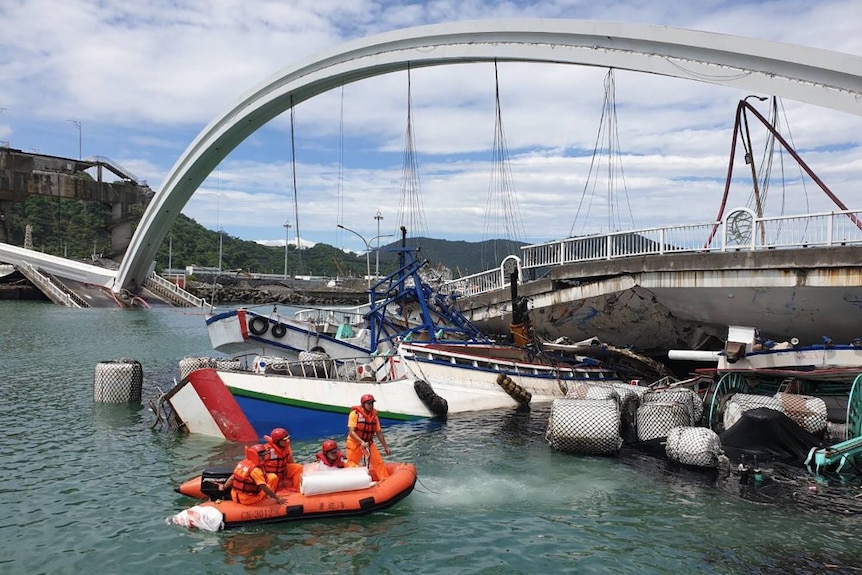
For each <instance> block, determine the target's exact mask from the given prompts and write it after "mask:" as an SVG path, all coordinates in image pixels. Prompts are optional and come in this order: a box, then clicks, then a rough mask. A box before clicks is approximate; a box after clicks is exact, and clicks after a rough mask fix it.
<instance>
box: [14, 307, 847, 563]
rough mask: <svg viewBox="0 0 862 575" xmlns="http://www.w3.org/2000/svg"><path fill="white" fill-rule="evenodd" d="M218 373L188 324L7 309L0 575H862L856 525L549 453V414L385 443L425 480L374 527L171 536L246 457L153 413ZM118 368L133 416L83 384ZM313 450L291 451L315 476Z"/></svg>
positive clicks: (166, 316) (412, 432) (130, 314)
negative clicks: (97, 372) (208, 489)
mask: <svg viewBox="0 0 862 575" xmlns="http://www.w3.org/2000/svg"><path fill="white" fill-rule="evenodd" d="M211 355H214V354H213V352H212V351H211V349H210V345H209V340H208V337H207V334H206V328H205V325H204V318H203V316H202V314H201V313H200V312H199V311H189V310H180V309H171V308H154V309H151V310H106V309H91V310H72V309H65V308H62V307H59V306H55V305H51V304H47V303H38V302H9V301H4V302H0V398H2V400H0V467H2V469H3V470H4V471H5V478H4V479H5V481H4V485H3V487H2V488H0V573H3V574H10V575H11V574H18V573H21V574H27V575H35V574H39V573H46V574H54V573H83V572H88V573H97V574H101V573H106V574H107V573H134V574H148V573H154V574H155V573H158V574H162V575H163V574H165V573H208V574H218V573H294V574H304V573H309V574H324V573H337V574H345V573H357V574H358V573H375V574H378V573H383V574H396V573H423V574H425V573H459V574H460V573H475V574H492V573H493V574H516V573H533V574H539V573H633V574H634V573H636V574H652V573H667V574H674V575H678V574H681V573H715V574H730V573H734V574H736V573H740V574H741V573H752V574H754V573H757V574H764V573H775V574H778V573H858V572H859V570H860V569H862V545H860V544H859V536H860V527H862V520H860V519H862V518H860V517H859V516H847V515H842V514H840V513H832V512H826V511H824V510H823V508H822V507H818V508H814V507H809V506H807V505H806V504H805V502H804V501H796V502H793V501H790V502H783V503H763V502H762V501H753V500H751V499H749V498H745V497H740V496H738V495H737V494H734V493H733V492H732V490H730V491H729V490H727V489H723V488H720V487H719V486H718V485H717V480H716V478H715V476H714V475H711V474H707V473H699V472H686V471H683V470H678V469H673V468H671V467H669V466H668V465H667V464H666V463H665V462H663V461H660V460H655V459H651V458H648V457H645V456H638V455H636V454H633V453H628V452H626V453H623V454H622V455H621V456H620V457H576V456H571V455H565V454H561V453H556V452H553V451H552V450H551V449H550V448H549V447H548V445H547V443H546V442H545V440H544V431H545V427H546V424H547V419H548V414H549V408H548V407H547V406H544V407H543V406H537V407H534V408H533V409H532V410H530V411H520V412H519V411H514V410H503V411H494V412H486V413H479V414H470V415H464V416H456V417H451V418H450V419H449V420H448V421H446V422H431V421H428V422H421V423H416V424H403V425H399V426H394V427H390V428H387V429H386V431H385V433H386V436H387V439H388V442H389V445H390V446H391V447H392V457H391V459H393V460H404V461H410V462H413V463H415V464H416V466H417V469H418V473H419V482H418V483H417V485H416V490H415V491H414V492H413V493H412V494H411V495H410V496H409V497H408V498H406V499H405V500H404V501H402V502H401V503H399V504H398V505H397V506H395V507H393V508H390V509H389V510H386V511H384V512H381V513H377V514H374V515H370V516H366V517H361V518H352V519H335V520H328V521H327V520H314V521H305V522H296V523H283V524H276V525H263V526H254V527H245V528H241V529H238V530H229V531H224V532H217V533H210V532H201V531H197V530H190V529H186V528H183V527H179V526H176V525H169V524H167V523H166V522H165V519H166V518H167V517H170V516H172V515H174V514H176V513H177V512H179V511H180V510H182V509H183V508H185V507H187V506H189V505H191V504H193V503H194V502H193V501H192V500H190V499H188V498H186V497H183V496H181V495H178V494H176V493H175V492H174V491H173V489H174V487H176V486H177V485H178V484H179V483H180V482H181V481H182V480H184V479H186V478H188V477H190V476H192V475H197V474H198V473H200V471H201V470H202V469H203V468H204V467H205V466H208V465H214V464H224V463H228V462H232V461H235V460H237V459H238V458H240V455H241V451H242V449H241V446H239V445H235V444H230V443H225V442H222V441H217V440H214V439H211V438H206V437H199V436H198V437H195V436H187V435H173V434H169V433H167V432H165V431H163V430H161V429H158V428H155V429H154V428H153V424H154V422H155V417H154V415H153V413H152V412H151V411H150V409H149V408H148V406H147V404H148V402H149V400H151V399H152V398H153V397H154V396H155V395H157V394H158V393H159V391H160V390H161V391H166V390H167V389H169V388H170V386H171V385H172V383H173V379H174V378H175V377H177V376H178V369H177V366H178V363H179V360H180V359H182V358H183V357H186V356H211ZM120 358H130V359H135V360H138V361H140V362H141V364H142V366H143V370H144V389H143V402H142V403H141V404H131V405H125V404H124V405H107V404H96V403H95V402H94V400H93V378H94V369H95V366H96V365H97V364H98V363H99V362H102V361H107V360H114V359H120ZM381 407H384V406H381ZM345 425H346V421H345ZM285 426H286V427H288V428H289V427H290V422H285ZM345 431H346V429H345ZM339 440H340V441H343V438H339ZM317 445H318V444H317V443H316V442H312V441H308V442H295V443H294V445H293V447H294V451H295V453H296V455H297V457H298V458H299V459H300V460H309V459H310V458H311V456H312V454H313V453H314V452H315V451H316V449H317Z"/></svg>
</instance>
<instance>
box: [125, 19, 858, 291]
mask: <svg viewBox="0 0 862 575" xmlns="http://www.w3.org/2000/svg"><path fill="white" fill-rule="evenodd" d="M494 60H497V61H501V62H535V63H560V64H580V65H587V66H599V67H614V68H618V69H624V70H632V71H639V72H647V73H652V74H659V75H663V76H671V77H677V78H683V79H689V80H696V81H699V82H706V83H712V84H719V85H723V86H729V87H734V88H742V89H747V90H751V91H755V92H760V93H768V94H774V95H778V96H782V97H787V98H790V99H792V100H798V101H802V102H808V103H811V104H815V105H818V106H823V107H827V108H832V109H835V110H839V111H844V112H850V113H852V114H858V115H862V58H860V57H858V56H853V55H849V54H843V53H839V52H832V51H828V50H822V49H817V48H809V47H805V46H797V45H791V44H782V43H778V42H770V41H766V40H757V39H752V38H744V37H740V36H730V35H725V34H716V33H711V32H699V31H694V30H684V29H678V28H668V27H663V26H647V25H642V24H623V23H613V22H598V21H586V20H558V19H534V20H486V21H473V22H453V23H447V24H435V25H431V26H420V27H415V28H407V29H404V30H398V31H394V32H387V33H384V34H379V35H375V36H370V37H367V38H362V39H359V40H355V41H351V42H348V43H346V44H343V45H341V46H339V47H336V48H334V49H333V50H331V51H328V52H324V53H322V54H318V55H316V56H313V57H311V58H309V59H306V60H304V61H300V62H299V63H297V64H295V65H293V66H290V67H288V68H286V69H284V70H282V71H281V72H279V73H277V74H276V75H274V76H273V77H271V78H270V79H268V80H266V81H264V82H263V83H261V84H260V85H258V86H256V87H255V88H253V89H251V90H250V91H249V92H247V93H246V94H244V95H243V96H242V97H241V98H240V99H239V100H238V101H237V102H236V104H235V105H234V106H233V107H232V108H231V109H230V110H228V111H227V112H226V113H225V114H223V115H222V116H220V117H218V118H216V119H215V120H213V121H212V122H211V123H210V124H209V125H208V126H206V127H205V128H204V129H203V130H202V131H201V132H200V134H198V136H197V137H196V138H195V140H194V141H193V142H192V143H191V144H190V145H189V147H188V148H187V149H186V150H185V152H184V153H183V155H182V156H181V157H180V158H179V159H178V160H177V162H176V163H175V164H174V166H173V168H171V171H170V173H169V174H168V175H167V177H166V178H165V181H164V183H163V185H162V188H161V190H160V192H159V193H158V194H157V195H156V197H155V198H154V199H153V201H152V202H151V203H150V205H149V207H148V208H147V210H146V212H145V213H144V215H143V218H142V219H141V223H140V225H139V226H138V229H137V230H136V232H135V235H134V236H133V237H132V241H131V244H130V245H129V248H128V250H127V252H126V256H125V257H124V258H123V261H122V263H121V264H120V268H119V270H118V272H117V278H116V281H115V282H114V286H113V289H114V290H115V291H116V292H120V291H122V290H123V289H129V288H131V289H132V290H133V291H134V290H135V289H136V286H140V285H141V284H142V282H143V280H144V279H145V278H146V277H147V275H148V273H149V272H150V271H151V266H152V262H153V259H154V258H155V255H156V252H157V251H158V248H159V246H160V245H161V243H162V241H163V240H164V238H165V236H166V235H167V234H168V232H169V230H170V228H171V226H172V225H173V223H174V221H175V220H176V218H177V217H178V216H179V214H180V212H181V210H182V208H183V206H184V205H185V204H186V203H187V202H188V200H189V198H190V197H191V196H192V194H193V193H194V192H195V190H196V189H197V188H198V186H200V184H201V183H202V182H203V181H204V180H205V179H206V177H207V176H208V175H209V174H210V173H211V172H212V171H213V170H214V169H215V167H216V166H217V165H218V164H219V162H221V160H222V159H223V158H224V157H225V156H227V155H228V154H229V153H230V152H231V151H232V150H233V149H234V148H235V147H236V146H238V145H239V144H240V143H241V142H242V141H243V140H245V139H246V138H247V137H248V136H250V135H251V134H253V133H254V132H255V131H257V130H258V129H259V128H260V127H262V126H263V125H265V124H266V123H267V122H269V121H270V120H272V119H273V118H275V117H276V116H278V115H279V114H281V113H282V112H284V111H285V110H287V109H289V108H290V106H291V105H296V104H299V103H301V102H303V101H305V100H308V99H309V98H312V97H314V96H317V95H319V94H322V93H324V92H326V91H328V90H331V89H333V88H337V87H339V86H341V85H343V84H349V83H352V82H356V81H358V80H363V79H366V78H371V77H374V76H379V75H382V74H388V73H390V72H396V71H400V70H405V69H406V68H407V66H408V64H409V65H410V67H411V68H420V67H427V66H439V65H450V64H457V63H473V62H492V61H494Z"/></svg>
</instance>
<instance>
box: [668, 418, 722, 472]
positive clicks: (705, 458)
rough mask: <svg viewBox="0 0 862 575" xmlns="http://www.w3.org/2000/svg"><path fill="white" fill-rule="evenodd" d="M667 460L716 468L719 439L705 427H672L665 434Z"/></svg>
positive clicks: (719, 454) (719, 452)
mask: <svg viewBox="0 0 862 575" xmlns="http://www.w3.org/2000/svg"><path fill="white" fill-rule="evenodd" d="M665 451H666V452H667V458H668V459H670V460H671V461H676V462H677V463H682V464H684V465H693V466H695V467H708V468H716V467H718V461H719V456H721V455H722V454H723V453H724V451H722V449H721V439H719V437H718V434H717V433H715V432H714V431H713V430H711V429H709V428H707V427H673V428H671V430H670V431H669V432H668V434H667V444H666V445H665Z"/></svg>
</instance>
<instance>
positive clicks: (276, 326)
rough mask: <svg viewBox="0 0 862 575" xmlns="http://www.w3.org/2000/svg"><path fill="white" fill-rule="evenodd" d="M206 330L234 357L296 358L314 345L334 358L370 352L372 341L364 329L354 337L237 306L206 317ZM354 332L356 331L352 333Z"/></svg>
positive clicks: (214, 343)
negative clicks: (341, 336) (340, 336)
mask: <svg viewBox="0 0 862 575" xmlns="http://www.w3.org/2000/svg"><path fill="white" fill-rule="evenodd" d="M206 323H207V332H208V333H209V336H210V343H211V344H212V346H213V349H215V350H216V351H219V352H221V353H225V354H227V355H230V356H232V357H238V356H246V357H249V358H251V357H254V356H264V357H282V358H285V359H288V360H296V359H298V358H299V354H300V353H301V352H304V351H308V350H310V349H312V348H314V347H320V348H322V349H323V350H324V351H325V352H326V353H327V354H328V355H329V357H330V358H332V359H344V358H353V357H359V356H367V355H369V353H370V352H369V350H368V346H369V342H368V338H367V335H366V333H365V332H364V331H363V330H357V332H356V333H355V335H354V337H352V338H338V337H337V333H332V334H330V333H326V332H322V331H318V330H317V328H316V327H315V325H314V324H313V323H311V322H306V321H301V320H296V319H293V318H289V317H281V316H278V315H275V316H272V315H261V314H258V313H255V312H253V311H250V310H247V309H242V308H240V309H236V310H230V311H226V312H221V313H217V314H213V315H211V316H209V317H207V320H206ZM351 333H353V332H351Z"/></svg>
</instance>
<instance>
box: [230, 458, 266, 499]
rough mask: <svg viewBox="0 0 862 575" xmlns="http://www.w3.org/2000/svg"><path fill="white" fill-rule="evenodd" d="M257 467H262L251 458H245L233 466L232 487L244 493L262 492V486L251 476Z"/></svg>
mask: <svg viewBox="0 0 862 575" xmlns="http://www.w3.org/2000/svg"><path fill="white" fill-rule="evenodd" d="M255 467H260V466H259V465H258V464H256V463H253V462H252V461H251V460H250V459H243V460H242V461H240V462H239V463H237V464H236V467H234V468H233V484H232V485H231V487H232V489H234V490H235V491H242V492H243V493H260V486H259V485H258V484H257V483H255V482H254V479H252V478H251V472H252V470H253V469H254V468H255Z"/></svg>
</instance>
